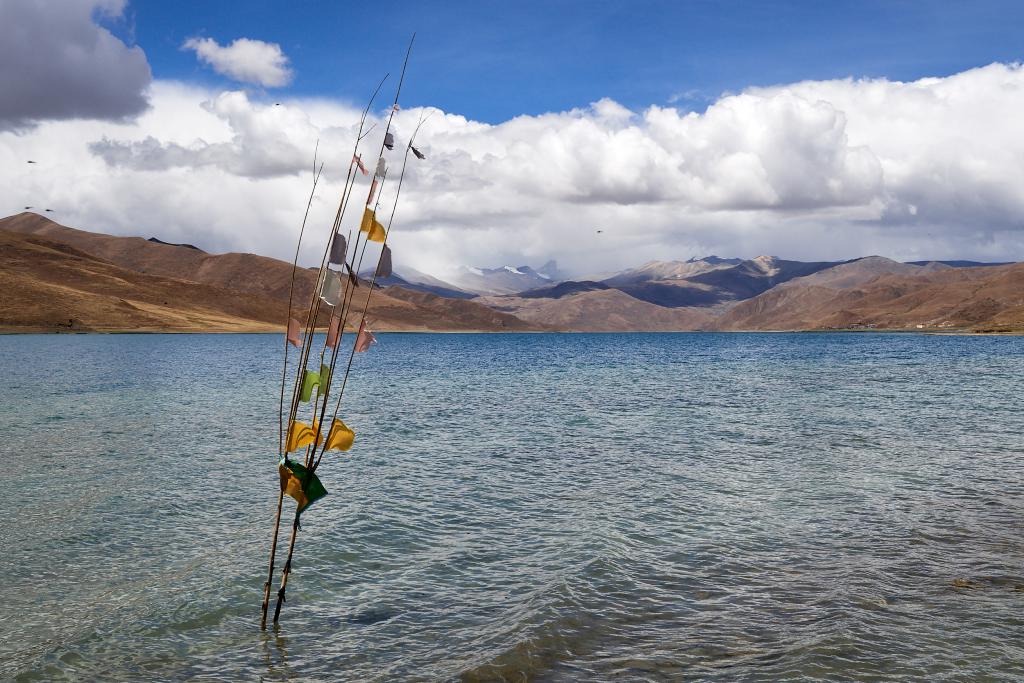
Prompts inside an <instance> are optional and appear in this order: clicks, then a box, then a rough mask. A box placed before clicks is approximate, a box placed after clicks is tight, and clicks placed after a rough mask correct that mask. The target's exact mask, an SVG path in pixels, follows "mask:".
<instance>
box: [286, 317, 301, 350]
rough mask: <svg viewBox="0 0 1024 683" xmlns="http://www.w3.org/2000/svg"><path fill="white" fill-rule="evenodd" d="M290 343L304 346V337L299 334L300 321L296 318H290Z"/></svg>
mask: <svg viewBox="0 0 1024 683" xmlns="http://www.w3.org/2000/svg"><path fill="white" fill-rule="evenodd" d="M288 343H289V344H291V345H292V346H298V347H299V348H302V337H300V336H299V321H298V320H296V319H295V318H289V319H288Z"/></svg>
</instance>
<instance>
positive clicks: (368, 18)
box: [111, 0, 1024, 123]
mask: <svg viewBox="0 0 1024 683" xmlns="http://www.w3.org/2000/svg"><path fill="white" fill-rule="evenodd" d="M1022 25H1024V3H1022V2H998V1H988V2H970V3H967V2H945V1H942V2H939V1H936V2H900V1H882V0H867V1H865V0H862V1H858V2H849V1H818V2H796V1H785V2H783V1H774V2H773V1H765V2H738V1H735V0H733V1H729V0H726V1H721V2H714V1H710V0H699V1H695V0H690V1H686V2H628V3H627V2H582V1H578V0H573V1H562V2H509V1H505V2H490V1H486V2H444V3H424V2H390V3H352V2H345V3H341V2H309V1H304V0H298V1H296V2H280V1H271V0H248V1H247V2H245V3H244V4H236V3H226V2H209V1H208V0H179V1H177V2H167V1H166V0H133V1H132V2H131V3H130V4H129V6H128V10H127V13H126V17H125V18H124V19H121V20H118V21H116V22H114V23H113V24H112V25H111V28H112V29H113V30H114V31H115V33H117V34H118V35H120V36H122V37H129V38H132V37H133V38H134V41H135V42H136V43H137V44H139V45H140V46H142V47H143V49H144V50H145V51H146V55H147V57H148V59H149V62H150V65H151V66H152V69H153V74H154V77H155V78H158V79H159V78H173V79H182V80H188V81H201V82H207V83H209V84H211V85H219V84H221V83H224V84H226V83H228V81H226V80H220V77H219V76H217V75H216V74H214V73H212V72H211V71H209V70H208V69H206V68H204V67H203V66H202V65H200V64H199V63H197V61H196V58H195V55H194V54H193V53H191V52H187V51H182V50H181V49H180V47H181V44H182V43H183V42H184V41H185V40H186V39H187V38H189V37H192V36H202V37H210V38H214V39H216V40H217V41H218V42H220V43H221V44H225V43H228V42H230V41H232V40H234V39H235V38H239V37H248V38H254V39H259V40H264V41H267V42H272V43H278V44H280V45H281V48H282V49H283V50H284V52H285V54H286V55H287V56H288V57H289V59H290V60H291V65H292V67H293V69H294V71H295V78H294V81H293V82H292V84H291V85H290V86H287V87H286V88H283V89H281V90H279V91H278V92H283V93H285V94H291V95H322V96H331V97H340V98H342V99H352V100H357V101H358V100H361V99H362V98H363V97H364V96H365V94H366V93H367V90H368V89H371V88H372V84H373V83H374V82H375V81H376V80H377V79H378V78H379V76H380V74H382V72H383V71H385V70H389V69H391V70H393V69H395V68H396V67H397V65H398V63H399V62H400V56H401V54H402V52H403V50H404V46H405V43H406V41H407V40H408V36H409V35H410V34H411V33H412V32H413V31H417V32H418V38H417V45H416V51H415V59H414V60H413V63H412V67H411V68H412V72H411V76H413V78H411V80H410V82H409V84H408V88H407V90H406V91H405V96H404V97H403V98H402V99H403V102H404V103H405V105H406V106H415V105H434V106H438V107H440V108H442V109H444V110H446V111H454V112H458V113H461V114H463V115H465V116H468V117H470V118H473V119H476V120H480V121H487V122H492V123H493V122H499V121H503V120H507V119H509V118H511V117H513V116H516V115H520V114H538V113H543V112H548V111H564V110H567V109H571V108H573V107H579V106H585V105H587V104H589V103H590V102H594V101H597V100H599V99H600V98H602V97H610V98H612V99H614V100H616V101H618V102H620V103H622V104H624V105H626V106H627V107H630V108H632V109H642V108H643V107H645V106H647V105H649V104H665V103H669V102H674V103H675V104H676V105H677V106H681V107H688V108H693V109H696V110H702V109H703V108H704V107H705V106H706V105H707V103H708V102H709V101H712V100H714V99H715V98H717V96H718V95H720V94H721V93H723V92H728V91H733V92H734V91H738V90H741V89H743V88H745V87H747V86H751V85H772V84H777V83H791V82H795V81H800V80H805V79H830V78H842V77H846V76H854V77H887V78H889V79H891V80H903V81H906V80H914V79H917V78H921V77H924V76H933V75H947V74H952V73H956V72H959V71H963V70H965V69H967V68H970V67H973V66H981V65H984V64H988V63H991V62H994V61H1002V62H1013V61H1017V60H1019V59H1020V57H1021V53H1022V46H1021V40H1020V31H1019V28H1020V26H1022ZM267 96H268V97H269V98H273V97H274V93H273V92H271V93H268V95H267ZM674 96H675V97H674ZM680 97H681V99H680Z"/></svg>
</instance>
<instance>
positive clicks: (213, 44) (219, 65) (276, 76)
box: [181, 38, 292, 88]
mask: <svg viewBox="0 0 1024 683" xmlns="http://www.w3.org/2000/svg"><path fill="white" fill-rule="evenodd" d="M181 47H182V49H183V50H193V51H194V52H195V53H196V57H198V58H199V59H200V61H203V62H206V63H207V64H209V65H210V66H211V67H212V68H213V70H214V71H216V72H217V73H219V74H221V75H223V76H227V77H228V78H231V79H233V80H236V81H239V82H241V83H253V84H256V85H262V86H264V87H267V88H279V87H281V86H282V85H288V83H289V82H291V80H292V71H291V69H289V68H288V57H287V56H285V54H284V52H283V51H282V50H281V46H280V45H278V44H277V43H265V42H263V41H262V40H253V39H251V38H239V39H237V40H235V41H234V42H233V43H231V44H230V45H220V44H218V43H217V41H216V40H214V39H213V38H189V39H188V40H186V41H185V44H184V45H182V46H181Z"/></svg>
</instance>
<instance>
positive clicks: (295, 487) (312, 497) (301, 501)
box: [277, 460, 327, 514]
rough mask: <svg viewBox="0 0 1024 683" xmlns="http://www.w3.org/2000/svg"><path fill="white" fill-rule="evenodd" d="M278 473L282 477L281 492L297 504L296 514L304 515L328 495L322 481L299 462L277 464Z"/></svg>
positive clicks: (284, 461)
mask: <svg viewBox="0 0 1024 683" xmlns="http://www.w3.org/2000/svg"><path fill="white" fill-rule="evenodd" d="M277 472H278V474H279V475H280V476H281V491H283V492H284V493H285V495H288V496H291V497H292V498H294V499H295V502H296V503H297V505H296V507H295V512H296V514H302V511H303V510H305V509H306V508H308V507H309V506H310V505H312V504H313V503H315V502H316V501H318V500H320V499H321V498H323V497H324V496H326V495H327V489H325V488H324V485H323V484H321V483H320V479H319V478H318V477H317V476H316V475H315V474H313V473H311V472H310V471H309V470H307V469H306V468H305V467H303V466H302V465H300V464H299V463H297V462H288V461H287V460H282V461H281V462H279V463H278V464H277Z"/></svg>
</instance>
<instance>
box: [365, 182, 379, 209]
mask: <svg viewBox="0 0 1024 683" xmlns="http://www.w3.org/2000/svg"><path fill="white" fill-rule="evenodd" d="M376 193H377V176H373V182H372V183H370V194H369V195H367V197H366V203H367V204H373V195H375V194H376Z"/></svg>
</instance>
